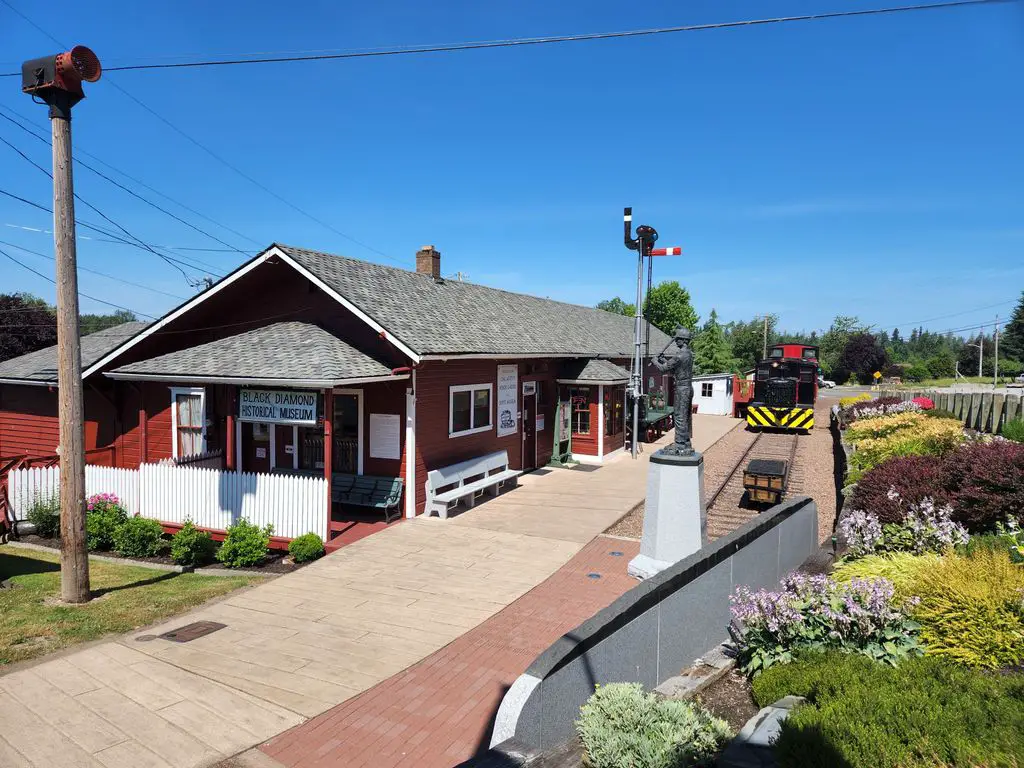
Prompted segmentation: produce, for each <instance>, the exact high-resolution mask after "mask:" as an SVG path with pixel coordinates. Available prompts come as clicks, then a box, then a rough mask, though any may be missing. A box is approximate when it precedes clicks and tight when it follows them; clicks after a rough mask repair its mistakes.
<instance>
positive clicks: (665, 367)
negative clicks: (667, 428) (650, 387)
mask: <svg viewBox="0 0 1024 768" xmlns="http://www.w3.org/2000/svg"><path fill="white" fill-rule="evenodd" d="M691 338H692V334H691V333H690V329H689V328H683V327H682V326H680V327H678V328H676V335H675V336H673V337H672V341H670V342H669V343H668V346H666V347H665V349H663V350H662V351H661V354H659V355H658V358H657V359H656V360H655V361H654V366H655V367H656V368H657V369H658V370H659V371H661V372H662V373H667V374H670V375H671V376H672V378H673V380H674V382H675V396H676V397H675V399H676V405H675V413H674V414H673V416H672V419H673V421H674V422H675V425H676V441H675V442H674V443H672V445H669V446H666V447H665V448H663V449H662V450H660V451H658V453H664V454H668V455H671V456H692V455H693V453H694V450H693V444H692V443H691V442H690V438H691V437H692V436H693V417H692V414H691V413H690V411H691V410H692V405H693V350H692V349H690V339H691ZM672 347H675V352H674V354H673V355H672V357H667V356H666V353H667V352H668V351H669V349H670V348H672Z"/></svg>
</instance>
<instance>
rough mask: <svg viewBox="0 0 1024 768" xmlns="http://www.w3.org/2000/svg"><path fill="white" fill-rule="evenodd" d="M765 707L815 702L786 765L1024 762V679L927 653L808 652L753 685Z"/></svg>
mask: <svg viewBox="0 0 1024 768" xmlns="http://www.w3.org/2000/svg"><path fill="white" fill-rule="evenodd" d="M753 687H754V698H755V699H756V701H757V702H758V704H759V705H761V706H767V705H768V704H771V703H772V702H774V701H776V700H778V699H780V698H782V697H783V696H786V695H789V694H796V695H800V696H804V697H806V698H807V700H808V701H807V703H806V704H804V705H803V706H800V707H798V708H797V709H796V710H794V711H793V712H792V713H791V714H790V717H789V718H788V719H787V720H786V721H785V723H784V724H783V726H782V732H781V734H780V735H779V739H778V741H777V742H776V744H775V755H776V758H777V759H778V763H779V768H798V767H799V768H819V767H820V768H835V767H836V766H851V767H853V766H858V767H859V766H870V768H924V767H925V766H928V767H929V768H932V766H938V765H957V766H960V765H963V766H981V765H984V766H1016V765H1018V762H1016V761H1017V760H1019V759H1020V757H1021V756H1022V755H1024V675H1021V674H1014V675H998V674H991V673H986V672H980V671H975V670H971V669H967V668H964V667H960V666H957V665H954V664H951V663H949V662H946V661H943V660H942V659H938V658H934V657H928V656H925V657H923V658H916V659H909V660H907V661H904V662H902V663H901V664H900V665H899V666H898V667H895V668H893V667H888V666H886V665H883V664H877V663H875V662H873V661H871V660H870V659H867V658H864V657H862V656H852V655H844V654H838V653H831V654H806V655H802V656H801V657H800V658H799V659H797V661H796V662H795V663H793V664H789V665H786V666H778V667H772V668H771V669H768V670H766V671H765V672H764V673H763V674H761V675H760V676H759V677H757V678H756V679H755V680H754V681H753Z"/></svg>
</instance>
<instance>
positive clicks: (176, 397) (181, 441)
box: [171, 387, 206, 459]
mask: <svg viewBox="0 0 1024 768" xmlns="http://www.w3.org/2000/svg"><path fill="white" fill-rule="evenodd" d="M171 440H172V441H173V442H172V444H171V455H172V456H173V457H174V458H175V459H182V458H185V457H187V456H196V455H198V454H200V453H204V452H205V451H206V390H205V389H203V388H202V387H171Z"/></svg>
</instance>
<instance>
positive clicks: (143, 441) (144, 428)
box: [139, 390, 149, 464]
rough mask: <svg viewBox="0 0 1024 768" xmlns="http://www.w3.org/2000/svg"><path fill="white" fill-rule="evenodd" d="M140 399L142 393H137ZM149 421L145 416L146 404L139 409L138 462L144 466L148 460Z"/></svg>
mask: <svg viewBox="0 0 1024 768" xmlns="http://www.w3.org/2000/svg"><path fill="white" fill-rule="evenodd" d="M139 397H140V398H141V397H142V391H141V390H140V391H139ZM148 428H149V419H148V418H147V416H146V404H145V402H143V403H142V407H141V408H139V462H140V463H141V464H145V463H146V462H147V461H148V460H149V434H148V433H149V429H148Z"/></svg>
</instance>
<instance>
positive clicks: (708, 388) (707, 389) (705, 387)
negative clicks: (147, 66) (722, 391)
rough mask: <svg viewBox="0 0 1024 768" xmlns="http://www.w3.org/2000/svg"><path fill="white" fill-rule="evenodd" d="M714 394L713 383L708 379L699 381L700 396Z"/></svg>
mask: <svg viewBox="0 0 1024 768" xmlns="http://www.w3.org/2000/svg"><path fill="white" fill-rule="evenodd" d="M714 394H715V385H714V383H713V382H710V381H702V382H701V383H700V396H701V397H711V396H712V395H714Z"/></svg>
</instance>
